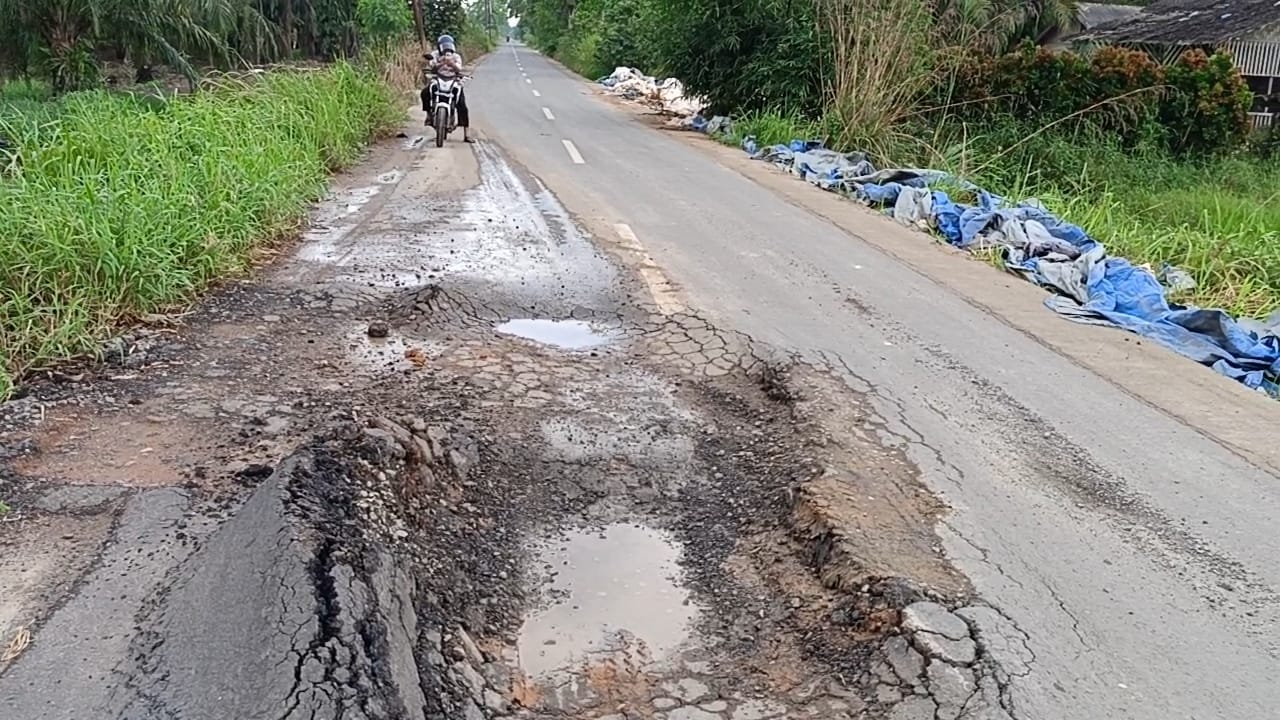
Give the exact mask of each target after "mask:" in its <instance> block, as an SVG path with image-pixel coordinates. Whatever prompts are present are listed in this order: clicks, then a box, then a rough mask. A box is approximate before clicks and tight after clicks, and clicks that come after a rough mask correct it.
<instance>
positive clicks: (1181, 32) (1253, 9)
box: [1079, 0, 1280, 45]
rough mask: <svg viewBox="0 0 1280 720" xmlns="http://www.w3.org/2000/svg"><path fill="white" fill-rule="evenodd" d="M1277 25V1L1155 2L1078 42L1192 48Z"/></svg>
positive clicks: (1088, 33) (1279, 11) (1279, 9)
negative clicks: (1167, 45) (1191, 46)
mask: <svg viewBox="0 0 1280 720" xmlns="http://www.w3.org/2000/svg"><path fill="white" fill-rule="evenodd" d="M1278 25H1280V0H1156V1H1155V2H1153V3H1151V4H1150V5H1148V6H1146V7H1145V8H1142V9H1141V11H1140V12H1138V13H1136V14H1134V15H1131V16H1130V17H1129V18H1127V19H1124V18H1122V19H1119V20H1113V21H1110V22H1107V23H1106V24H1104V25H1100V26H1097V27H1095V28H1093V29H1092V30H1087V31H1086V32H1085V33H1084V34H1082V35H1081V36H1079V39H1082V40H1095V41H1104V42H1112V43H1125V42H1129V43H1159V44H1170V45H1192V44H1199V43H1219V42H1227V41H1230V40H1239V39H1241V38H1244V37H1246V36H1249V35H1252V34H1254V33H1256V32H1259V31H1261V30H1264V29H1267V28H1270V27H1272V26H1278ZM1086 27H1087V26H1086Z"/></svg>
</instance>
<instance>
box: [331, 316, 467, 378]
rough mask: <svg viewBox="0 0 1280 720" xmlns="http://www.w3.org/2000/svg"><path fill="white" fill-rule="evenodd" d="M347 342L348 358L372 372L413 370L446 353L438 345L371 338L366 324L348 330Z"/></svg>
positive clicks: (397, 336)
mask: <svg viewBox="0 0 1280 720" xmlns="http://www.w3.org/2000/svg"><path fill="white" fill-rule="evenodd" d="M344 339H345V342H344V347H345V349H346V352H347V354H348V356H349V357H351V358H352V359H353V360H355V361H356V363H358V364H359V365H362V366H364V367H365V368H367V369H369V370H379V371H388V370H390V371H393V372H394V371H401V370H411V369H414V368H416V367H422V366H423V365H424V364H426V363H427V362H431V361H434V360H437V359H438V358H439V357H440V355H441V353H442V352H443V348H442V347H441V346H440V345H439V344H435V343H429V342H425V341H420V340H411V339H409V338H405V337H403V336H399V335H392V336H390V337H381V338H380V337H370V336H369V333H368V329H367V328H366V327H365V326H363V325H361V326H359V327H353V328H352V329H350V330H348V331H347V332H346V334H345V336H344Z"/></svg>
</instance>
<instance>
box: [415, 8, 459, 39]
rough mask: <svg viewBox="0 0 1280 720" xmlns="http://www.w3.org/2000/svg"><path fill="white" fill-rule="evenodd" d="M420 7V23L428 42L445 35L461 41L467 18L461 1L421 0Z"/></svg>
mask: <svg viewBox="0 0 1280 720" xmlns="http://www.w3.org/2000/svg"><path fill="white" fill-rule="evenodd" d="M422 5H423V8H422V14H423V19H422V21H423V25H424V26H425V28H426V33H427V39H428V40H431V41H434V40H435V39H436V38H438V37H440V36H441V35H444V34H446V33H447V34H449V35H452V36H454V38H455V39H458V40H459V41H461V36H462V29H463V25H464V24H465V23H466V17H467V16H466V12H465V11H464V10H463V7H462V0H422Z"/></svg>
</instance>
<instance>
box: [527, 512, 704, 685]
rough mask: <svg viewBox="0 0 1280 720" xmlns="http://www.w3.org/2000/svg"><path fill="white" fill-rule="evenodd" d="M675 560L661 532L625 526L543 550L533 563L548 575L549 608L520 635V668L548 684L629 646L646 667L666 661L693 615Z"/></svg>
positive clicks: (576, 534)
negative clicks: (595, 658) (638, 651)
mask: <svg viewBox="0 0 1280 720" xmlns="http://www.w3.org/2000/svg"><path fill="white" fill-rule="evenodd" d="M679 558H680V546H679V545H678V544H676V543H675V541H674V540H672V538H671V537H669V536H668V535H667V534H666V533H663V532H661V531H658V530H654V529H652V528H648V527H645V526H642V525H635V524H631V523H619V524H614V525H609V526H607V527H605V528H604V529H603V530H575V531H573V532H570V533H569V534H568V535H566V536H565V537H564V538H562V539H561V540H559V541H557V542H554V543H549V544H547V545H545V546H543V547H542V548H541V549H540V550H539V553H538V557H537V558H536V560H537V561H538V565H539V566H544V567H545V569H546V572H547V573H548V575H549V576H550V577H549V579H548V591H549V595H550V597H551V604H550V605H549V606H548V607H545V608H543V609H541V610H539V611H538V612H535V613H534V614H533V615H531V616H530V617H529V618H528V619H527V620H526V621H525V623H524V626H523V627H522V628H521V629H520V634H519V638H518V640H517V650H518V651H519V657H520V660H519V662H520V669H521V670H522V671H523V672H524V674H525V675H526V676H527V677H530V678H535V679H546V678H551V677H554V676H556V675H558V674H560V673H562V672H572V671H573V670H575V669H576V666H577V665H580V664H581V663H583V662H585V661H587V660H588V658H589V657H590V656H591V655H592V654H594V653H605V652H610V651H611V650H613V649H615V648H617V647H618V646H619V645H620V644H628V641H629V640H631V639H634V641H636V642H635V644H638V645H639V646H641V647H642V649H643V653H644V656H645V657H644V661H645V662H658V663H660V662H662V661H663V660H666V659H668V658H670V657H672V656H673V654H674V653H675V651H676V650H678V649H680V648H681V646H682V645H683V644H684V643H685V641H686V640H687V639H688V638H689V636H690V633H691V632H692V629H693V623H694V620H695V619H696V617H697V614H698V609H697V607H696V606H695V605H693V604H692V602H691V601H690V598H689V592H688V590H686V589H685V588H683V587H682V586H681V584H680V577H679V573H680V570H679V568H678V567H677V565H676V563H677V561H678V560H679Z"/></svg>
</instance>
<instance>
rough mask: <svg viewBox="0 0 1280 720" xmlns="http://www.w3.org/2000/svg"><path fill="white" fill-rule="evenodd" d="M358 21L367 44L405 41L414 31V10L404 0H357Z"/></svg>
mask: <svg viewBox="0 0 1280 720" xmlns="http://www.w3.org/2000/svg"><path fill="white" fill-rule="evenodd" d="M356 22H357V24H358V25H359V28H360V37H361V38H362V39H363V40H364V41H365V43H366V44H370V45H385V44H390V43H394V42H400V41H403V40H404V39H405V38H407V37H409V35H410V34H412V32H413V11H412V10H411V9H410V7H409V5H408V4H406V3H405V2H404V0H357V2H356Z"/></svg>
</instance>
